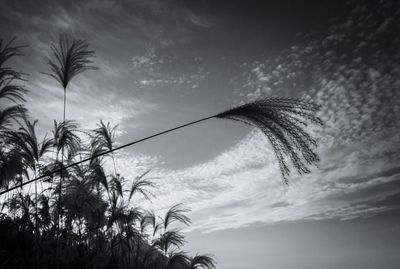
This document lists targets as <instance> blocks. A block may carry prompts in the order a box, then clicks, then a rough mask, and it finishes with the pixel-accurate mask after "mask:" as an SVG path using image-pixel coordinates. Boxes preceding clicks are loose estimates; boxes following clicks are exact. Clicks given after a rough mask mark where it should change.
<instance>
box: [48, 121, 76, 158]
mask: <svg viewBox="0 0 400 269" xmlns="http://www.w3.org/2000/svg"><path fill="white" fill-rule="evenodd" d="M77 132H78V123H76V122H75V121H72V120H66V121H64V122H60V123H57V121H54V129H53V137H54V140H53V141H54V146H55V147H56V149H57V152H60V151H62V149H67V151H68V153H71V154H72V155H74V154H75V153H76V152H78V150H79V149H80V144H81V139H80V138H79V136H78V134H77Z"/></svg>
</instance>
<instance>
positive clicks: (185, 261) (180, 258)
mask: <svg viewBox="0 0 400 269" xmlns="http://www.w3.org/2000/svg"><path fill="white" fill-rule="evenodd" d="M189 265H190V259H189V257H188V256H187V255H186V253H185V252H183V251H179V252H176V253H172V254H171V255H169V257H168V260H167V264H166V266H165V268H166V269H172V268H188V266H189Z"/></svg>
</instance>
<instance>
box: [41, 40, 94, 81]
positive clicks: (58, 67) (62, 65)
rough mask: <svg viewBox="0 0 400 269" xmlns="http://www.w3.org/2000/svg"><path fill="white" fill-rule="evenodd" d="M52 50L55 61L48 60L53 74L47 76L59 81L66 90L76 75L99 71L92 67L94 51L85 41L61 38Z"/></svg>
mask: <svg viewBox="0 0 400 269" xmlns="http://www.w3.org/2000/svg"><path fill="white" fill-rule="evenodd" d="M51 50H52V52H53V56H54V59H49V60H48V64H49V65H50V68H51V73H50V74H47V75H49V76H51V77H52V78H54V79H55V80H56V81H58V82H59V83H60V84H61V86H62V87H63V88H64V89H66V88H67V86H68V83H69V82H70V81H71V79H72V78H73V77H75V76H76V75H78V74H80V73H82V72H84V71H86V70H90V69H97V68H96V67H94V66H92V64H93V61H92V60H91V58H93V57H94V51H92V50H90V49H89V44H87V43H86V41H84V40H77V39H73V40H72V41H70V40H69V39H68V38H67V37H66V36H61V37H60V40H59V43H58V45H56V44H53V45H52V46H51Z"/></svg>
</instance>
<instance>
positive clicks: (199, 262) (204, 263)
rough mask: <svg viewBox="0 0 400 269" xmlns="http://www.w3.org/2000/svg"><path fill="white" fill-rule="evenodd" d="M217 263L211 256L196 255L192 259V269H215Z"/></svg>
mask: <svg viewBox="0 0 400 269" xmlns="http://www.w3.org/2000/svg"><path fill="white" fill-rule="evenodd" d="M215 266H216V262H215V260H214V258H213V257H212V256H210V255H196V256H194V257H193V258H191V259H190V269H199V268H203V269H214V268H215Z"/></svg>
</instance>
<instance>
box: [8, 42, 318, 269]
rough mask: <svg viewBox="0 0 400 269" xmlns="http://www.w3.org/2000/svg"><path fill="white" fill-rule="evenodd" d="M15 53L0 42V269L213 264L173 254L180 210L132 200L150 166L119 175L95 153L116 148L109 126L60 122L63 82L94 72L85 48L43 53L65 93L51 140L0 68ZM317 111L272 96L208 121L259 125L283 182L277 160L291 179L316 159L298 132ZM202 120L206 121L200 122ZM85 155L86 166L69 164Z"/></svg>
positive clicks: (64, 45) (13, 75) (206, 258)
mask: <svg viewBox="0 0 400 269" xmlns="http://www.w3.org/2000/svg"><path fill="white" fill-rule="evenodd" d="M20 48H21V47H20V46H13V45H12V42H9V43H7V44H6V45H3V41H0V87H1V88H0V98H6V99H8V100H10V101H12V102H14V103H15V104H14V105H13V106H10V107H7V108H5V109H2V110H0V145H1V148H0V188H2V189H8V190H9V191H7V193H6V194H7V196H6V195H3V196H2V197H0V199H1V202H2V207H1V208H2V210H5V212H7V214H3V213H1V215H0V268H31V267H35V268H138V269H146V268H152V269H153V268H155V269H166V268H168V269H179V268H182V269H184V268H191V269H197V268H208V269H212V268H215V264H216V263H215V260H214V258H213V257H212V256H210V255H196V256H194V257H190V256H189V255H187V254H186V253H185V252H183V251H182V250H181V247H182V246H183V245H184V243H185V237H184V234H183V233H182V232H181V230H180V229H179V227H176V226H174V225H176V224H179V225H189V224H190V223H191V221H190V219H189V218H188V216H187V215H186V214H187V212H188V209H186V208H184V207H183V206H182V204H177V205H175V206H173V207H171V208H170V209H169V210H168V211H167V212H166V213H165V215H164V217H158V216H156V215H155V213H154V212H152V211H145V210H143V209H142V208H140V207H139V206H138V205H137V204H136V203H137V201H140V199H143V198H145V199H151V197H152V195H153V193H152V192H151V190H152V189H154V188H155V187H156V185H155V184H154V183H153V182H152V181H151V180H150V179H151V178H149V177H148V176H149V174H150V172H151V171H150V170H148V171H145V172H144V173H141V174H140V175H139V176H137V177H135V178H133V180H132V179H125V177H124V176H122V175H120V174H119V173H117V169H116V161H115V158H114V155H113V154H108V155H105V154H104V155H101V156H98V155H99V154H102V153H105V152H108V151H111V153H113V152H112V151H114V150H115V149H116V148H115V147H114V142H115V141H114V140H115V132H116V128H117V126H114V127H112V126H111V125H110V123H107V124H105V123H103V122H102V121H100V123H99V124H98V125H97V127H96V128H95V129H94V130H90V131H82V130H80V129H79V125H78V123H76V122H74V121H71V120H65V100H66V89H67V86H68V83H69V82H70V80H71V79H72V78H73V77H74V76H76V75H77V74H79V73H81V72H83V71H85V70H88V69H94V67H93V66H92V65H91V64H92V63H93V62H92V60H91V58H92V57H93V56H94V52H93V51H91V50H89V49H88V45H87V43H86V42H85V41H82V40H73V41H72V42H70V41H68V39H66V38H60V41H59V44H58V46H56V45H53V46H52V47H51V49H52V52H53V54H54V55H53V56H54V57H55V59H53V60H49V64H50V66H51V72H52V73H51V74H50V76H51V77H53V78H54V79H56V80H57V81H58V82H59V83H60V84H61V86H62V87H63V89H64V119H63V121H62V122H61V123H58V122H57V121H54V130H53V131H52V134H53V137H51V138H47V137H46V136H45V137H44V138H42V139H39V138H38V136H37V130H36V125H37V120H33V121H31V120H30V118H29V116H28V113H27V110H26V109H25V108H24V107H23V106H22V104H21V103H22V102H24V101H25V98H24V94H25V93H26V90H25V88H24V87H23V86H18V85H13V84H12V83H14V82H15V81H20V80H21V79H22V75H21V73H19V72H17V71H15V70H13V69H12V68H8V67H4V66H3V65H4V63H5V62H6V61H7V60H9V59H10V58H11V57H13V56H17V55H21V53H20ZM318 108H319V107H318V106H317V105H315V104H313V103H309V102H303V101H299V100H292V99H282V98H275V99H265V100H261V101H258V102H253V103H250V104H246V105H243V106H240V107H237V108H234V109H231V110H228V111H225V112H223V113H220V114H218V115H216V116H214V117H217V118H226V119H233V120H238V121H242V122H245V123H247V124H250V125H253V126H256V127H257V128H259V129H261V130H262V131H263V132H264V134H265V135H266V136H267V137H268V138H269V140H270V142H271V143H272V146H273V148H274V150H275V153H276V156H277V158H278V161H279V164H280V166H281V171H282V174H283V176H284V177H286V176H287V175H289V172H290V170H289V167H288V165H287V163H286V159H290V160H291V162H292V163H293V165H294V167H295V168H296V169H297V170H298V171H299V172H300V173H307V172H309V169H308V167H307V165H309V164H315V163H316V162H317V161H318V156H317V155H316V154H315V152H314V151H313V149H314V147H315V146H316V142H315V140H314V139H313V138H312V137H311V136H310V135H309V134H308V133H307V132H306V131H305V130H304V127H306V126H307V122H312V123H316V124H321V121H320V120H319V118H318V117H316V116H315V112H316V111H317V110H318ZM209 118H213V117H208V118H205V119H202V120H206V119H209ZM202 120H198V121H195V122H192V123H189V124H185V125H182V126H180V127H177V128H173V129H171V130H168V131H172V130H176V129H178V128H183V127H185V126H188V125H190V124H194V123H197V122H200V121H202ZM163 133H165V132H161V133H159V134H157V135H161V134H163ZM152 137H154V136H152ZM60 154H61V158H60V156H59V155H60ZM88 156H89V157H90V159H88V160H87V161H86V162H85V163H76V162H77V160H82V159H85V158H88ZM107 156H108V157H111V159H107ZM107 161H112V163H113V166H114V172H113V173H109V172H108V171H107V169H106V168H105V167H106V166H105V163H106V162H107ZM72 164H73V165H72ZM66 165H70V167H69V169H68V170H67V169H64V170H60V169H61V168H63V167H65V166H66ZM54 171H57V172H54ZM41 175H43V176H44V178H45V180H43V181H40V182H39V181H37V180H35V191H34V193H33V192H32V191H30V188H28V189H26V188H25V189H23V188H22V187H21V188H19V187H20V186H21V185H20V184H21V183H22V182H23V181H24V180H25V181H26V180H29V179H30V178H31V177H34V178H36V177H40V176H41ZM38 183H40V186H39V189H38ZM10 188H11V189H10ZM13 188H14V189H13ZM10 190H11V191H10ZM134 198H138V199H137V200H136V199H134Z"/></svg>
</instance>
